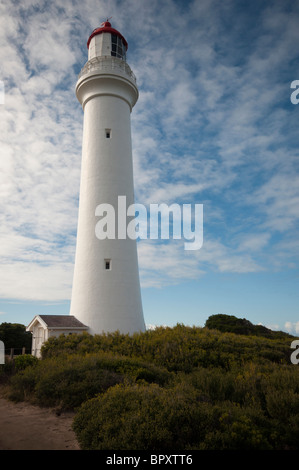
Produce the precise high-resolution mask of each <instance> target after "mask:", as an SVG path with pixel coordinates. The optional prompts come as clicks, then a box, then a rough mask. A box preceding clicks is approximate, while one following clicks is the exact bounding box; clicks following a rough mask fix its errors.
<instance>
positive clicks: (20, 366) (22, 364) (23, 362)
mask: <svg viewBox="0 0 299 470" xmlns="http://www.w3.org/2000/svg"><path fill="white" fill-rule="evenodd" d="M38 361H39V360H38V359H37V357H35V356H32V355H31V354H22V355H20V356H16V357H15V358H14V365H15V369H16V370H17V371H18V370H24V369H26V367H29V366H36V365H37V363H38Z"/></svg>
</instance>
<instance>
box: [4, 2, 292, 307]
mask: <svg viewBox="0 0 299 470" xmlns="http://www.w3.org/2000/svg"><path fill="white" fill-rule="evenodd" d="M95 7H96V11H97V18H95V16H94V11H95ZM264 8H265V7H264ZM293 8H294V11H293V13H292V14H288V13H286V12H284V11H283V9H282V7H281V6H278V5H276V6H275V8H274V9H273V10H272V11H271V15H269V14H268V13H269V11H268V9H267V8H266V9H265V10H264V11H263V12H261V13H260V16H259V27H260V31H261V32H258V30H257V26H256V25H255V24H253V23H252V24H251V23H250V21H249V20H248V19H247V18H246V15H242V14H241V12H239V13H238V15H239V16H238V17H237V18H238V21H235V22H233V24H232V23H231V22H230V24H231V27H230V31H228V30H227V28H226V27H225V21H223V18H224V19H225V18H226V19H230V18H231V16H232V14H233V13H235V11H234V5H233V3H231V2H228V3H226V2H222V3H221V4H219V2H216V1H215V0H213V1H211V0H204V1H201V2H198V1H194V2H189V4H185V5H184V7H183V8H182V5H180V4H179V3H176V2H173V1H171V0H165V2H158V1H156V0H155V1H153V2H136V0H129V1H127V2H126V8H124V9H120V8H119V3H118V2H116V1H109V2H108V1H100V2H98V3H97V4H96V2H95V1H94V0H87V1H86V2H84V3H82V2H77V1H75V2H71V1H64V2H61V1H58V0H57V1H55V2H52V3H51V4H49V2H40V1H39V2H34V1H32V0H25V1H23V2H22V4H16V3H14V4H9V3H7V4H6V5H4V4H2V5H1V6H0V12H1V15H0V44H1V48H0V63H1V76H0V79H3V80H4V82H5V90H6V97H5V98H6V99H5V106H0V128H1V136H0V139H1V143H0V152H1V159H0V170H1V172H0V198H1V199H0V201H1V202H0V204H1V209H2V212H1V215H0V220H1V244H0V253H1V256H2V258H1V259H2V260H3V264H2V265H1V273H2V280H3V283H2V287H1V295H2V296H3V297H7V296H8V297H11V296H12V297H13V298H18V296H20V298H26V295H27V296H28V298H34V297H35V296H36V297H37V298H39V299H42V298H43V296H44V298H46V299H51V298H53V300H57V299H58V300H59V299H63V298H69V292H70V286H71V280H72V279H71V278H72V276H71V273H72V263H73V259H74V249H75V231H76V224H77V204H78V201H77V197H78V193H79V178H80V159H81V139H82V110H81V109H80V106H79V104H78V103H77V101H76V98H75V94H74V85H75V82H76V79H77V72H78V71H79V69H80V67H82V66H83V65H84V62H85V61H86V60H87V49H86V41H87V37H88V34H90V32H91V31H92V29H93V28H94V27H96V26H98V25H99V23H100V21H101V18H102V19H105V16H106V15H108V14H109V16H111V15H112V16H113V20H112V21H114V20H115V24H114V26H115V27H118V28H119V29H120V30H122V31H126V32H127V34H128V35H129V37H128V40H129V51H128V62H129V64H130V65H131V66H132V69H133V71H134V73H136V75H137V79H138V84H139V88H140V97H139V101H138V103H137V105H136V107H135V108H134V111H133V113H132V133H133V155H134V174H135V188H136V199H137V201H138V202H141V203H144V204H148V203H153V202H156V203H162V202H164V203H172V202H182V203H186V202H190V203H192V202H197V203H204V245H203V247H202V249H201V250H200V251H199V252H196V253H192V254H191V255H190V254H189V255H187V254H186V252H185V251H184V250H183V245H182V244H179V243H173V242H170V243H169V244H167V245H166V244H159V243H157V244H156V243H153V242H150V241H148V242H146V243H139V244H138V249H139V259H140V261H139V263H140V270H141V278H142V285H143V286H157V287H160V286H164V285H167V284H172V283H177V282H182V281H184V280H187V279H198V278H200V277H201V276H202V275H203V272H204V271H206V270H208V269H212V270H216V271H218V272H239V273H247V272H257V271H260V270H263V269H265V268H268V269H272V268H274V267H275V268H277V267H281V266H283V263H284V262H285V263H290V258H291V249H290V248H289V249H288V247H295V246H296V227H297V226H298V225H297V224H298V217H299V212H298V207H299V204H298V203H299V193H298V187H299V184H298V183H299V181H298V177H297V176H296V168H297V166H296V165H297V158H298V156H297V151H296V148H297V144H296V140H292V142H289V140H288V138H289V137H291V138H292V139H295V138H296V135H297V134H296V132H297V128H296V124H295V123H294V124H292V123H291V122H289V120H290V116H291V115H290V112H289V110H288V109H287V108H285V107H284V106H283V105H282V101H283V96H285V99H286V100H288V101H289V96H288V92H289V84H288V83H287V81H288V80H289V81H290V82H291V81H292V80H293V79H296V78H298V77H296V76H289V77H288V76H286V74H283V70H290V71H292V70H295V69H289V68H288V65H289V62H290V61H292V60H294V58H295V57H296V48H295V47H294V44H295V43H296V42H295V40H296V38H298V35H299V33H298V28H297V21H298V9H297V7H296V6H294V7H293ZM107 12H108V13H107ZM243 35H247V36H246V38H245V39H244V38H243ZM250 39H251V40H252V41H251V42H250ZM273 43H274V44H275V47H273ZM75 70H76V72H75ZM285 86H286V89H287V91H285ZM284 93H285V95H284ZM292 110H293V108H292ZM290 230H291V231H292V233H290ZM277 232H279V234H280V236H281V237H282V238H281V239H279V240H278V241H277V240H276V244H275V250H276V256H275V257H273V256H272V258H273V259H271V257H270V256H268V257H267V256H266V255H267V253H271V247H273V245H272V238H273V235H274V236H275V235H276V234H277ZM182 242H183V241H182ZM293 252H294V251H293ZM286 253H288V256H287V259H286ZM261 254H263V258H261V257H260V255H261ZM274 258H275V259H274ZM292 262H294V260H292ZM264 263H265V264H266V266H265V265H264ZM288 265H289V266H290V264H288ZM293 266H294V265H293Z"/></svg>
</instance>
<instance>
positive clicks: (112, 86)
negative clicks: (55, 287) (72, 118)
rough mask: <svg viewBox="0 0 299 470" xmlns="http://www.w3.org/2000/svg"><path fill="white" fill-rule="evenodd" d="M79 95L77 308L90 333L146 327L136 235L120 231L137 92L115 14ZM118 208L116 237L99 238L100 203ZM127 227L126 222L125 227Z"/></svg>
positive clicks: (98, 38)
mask: <svg viewBox="0 0 299 470" xmlns="http://www.w3.org/2000/svg"><path fill="white" fill-rule="evenodd" d="M87 47H88V62H87V63H86V64H85V66H84V67H83V69H82V70H81V72H80V74H79V78H78V81H77V85H76V96H77V98H78V100H79V102H80V103H81V105H82V107H83V111H84V124H83V143H82V166H81V183H80V202H79V216H78V230H77V247H76V258H75V267H74V278H73V290H72V299H71V309H70V314H71V315H73V316H75V317H76V318H77V319H78V320H80V321H81V322H82V323H83V324H85V325H87V326H88V327H89V332H90V333H91V334H101V333H103V332H113V331H116V330H119V331H120V333H125V334H126V333H129V334H132V333H134V332H139V331H144V330H145V324H144V318H143V311H142V302H141V294H140V282H139V272H138V259H137V246H136V240H133V239H131V238H129V237H128V236H122V237H119V236H118V228H117V221H118V199H119V196H125V198H124V197H122V200H125V201H126V205H127V207H128V206H130V205H131V204H134V184H133V163H132V144H131V123H130V114H131V111H132V108H133V106H134V105H135V103H136V101H137V99H138V89H137V85H136V79H135V76H134V74H133V72H132V71H131V69H130V67H129V65H128V64H127V62H126V51H127V47H128V45H127V42H126V40H125V38H124V37H123V36H122V35H121V34H120V33H119V32H118V31H117V30H115V29H114V28H112V27H111V24H110V23H109V21H106V22H105V23H103V24H102V25H101V27H99V28H97V29H95V30H94V31H93V32H92V34H91V36H90V37H89V39H88V42H87ZM100 204H109V205H111V206H113V208H114V210H115V220H116V230H115V239H111V238H108V237H107V238H104V237H101V238H103V239H99V237H97V236H96V231H95V227H96V224H97V222H98V220H99V217H98V216H97V215H99V214H97V213H96V208H97V206H98V205H100ZM120 231H121V233H122V234H124V227H121V230H120Z"/></svg>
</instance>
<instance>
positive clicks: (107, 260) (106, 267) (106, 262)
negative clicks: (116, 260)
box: [105, 259, 111, 271]
mask: <svg viewBox="0 0 299 470" xmlns="http://www.w3.org/2000/svg"><path fill="white" fill-rule="evenodd" d="M105 269H106V271H110V269H111V260H110V259H105Z"/></svg>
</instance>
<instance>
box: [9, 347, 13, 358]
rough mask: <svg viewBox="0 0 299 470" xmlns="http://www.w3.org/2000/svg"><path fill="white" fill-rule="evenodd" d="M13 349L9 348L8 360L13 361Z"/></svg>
mask: <svg viewBox="0 0 299 470" xmlns="http://www.w3.org/2000/svg"><path fill="white" fill-rule="evenodd" d="M13 353H14V348H10V356H9V358H10V359H13Z"/></svg>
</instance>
